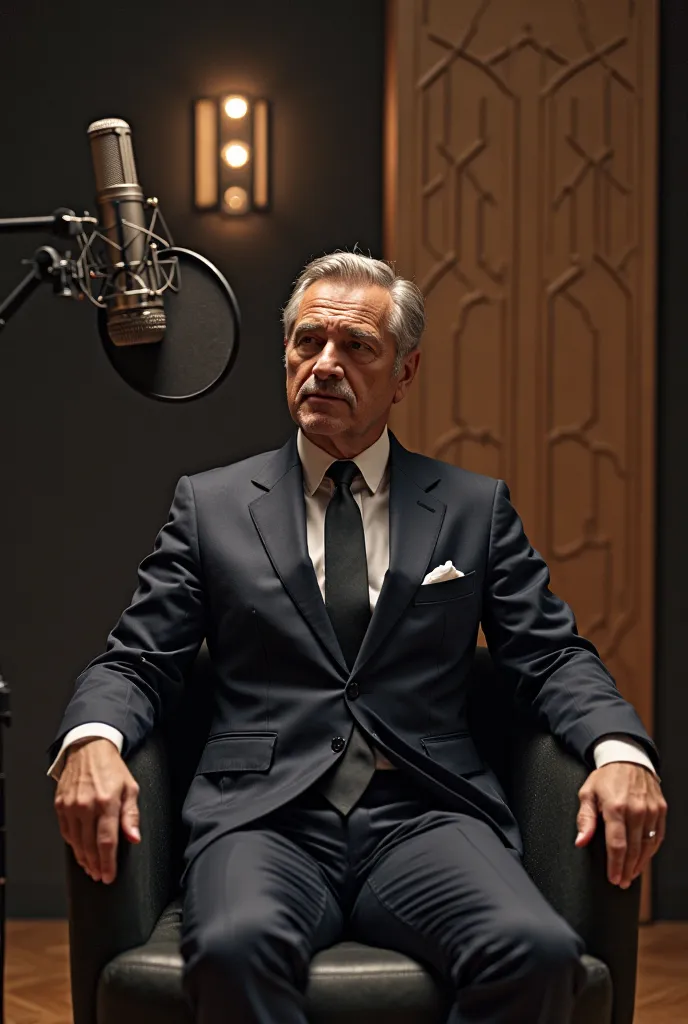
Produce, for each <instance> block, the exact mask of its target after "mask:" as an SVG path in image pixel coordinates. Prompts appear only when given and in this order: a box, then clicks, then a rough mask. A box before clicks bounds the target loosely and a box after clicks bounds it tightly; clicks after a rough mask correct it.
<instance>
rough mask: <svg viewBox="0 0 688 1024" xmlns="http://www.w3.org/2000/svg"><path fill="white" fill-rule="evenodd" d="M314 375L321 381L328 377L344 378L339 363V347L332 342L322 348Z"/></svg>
mask: <svg viewBox="0 0 688 1024" xmlns="http://www.w3.org/2000/svg"><path fill="white" fill-rule="evenodd" d="M313 373H314V375H315V376H316V377H318V378H320V379H321V380H324V379H325V378H326V377H343V376H344V371H343V369H342V367H341V365H340V363H339V356H338V353H337V346H336V345H334V344H333V343H332V342H331V341H328V342H327V344H326V345H325V346H324V347H323V348H322V350H321V352H320V355H319V356H318V358H317V359H316V361H315V366H314V367H313Z"/></svg>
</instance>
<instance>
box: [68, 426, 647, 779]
mask: <svg viewBox="0 0 688 1024" xmlns="http://www.w3.org/2000/svg"><path fill="white" fill-rule="evenodd" d="M297 448H298V453H299V458H300V459H301V466H302V469H303V489H304V501H305V505H306V536H307V544H308V554H309V555H310V558H311V561H312V562H313V568H314V569H315V574H316V577H317V580H318V586H319V587H320V592H321V594H322V596H323V600H324V598H325V512H326V510H327V505H328V502H329V500H330V497H331V495H332V491H333V490H334V484H333V482H332V481H331V480H330V479H329V477H326V476H325V473H326V472H327V470H328V469H329V468H330V466H331V465H332V463H333V462H335V461H336V460H335V459H334V458H333V457H332V456H331V455H329V454H328V453H327V452H326V451H323V449H322V448H318V447H317V445H315V444H313V442H312V441H309V440H308V438H307V437H306V436H305V434H303V433H302V432H301V430H299V432H298V436H297ZM352 461H353V462H355V463H356V465H357V466H358V468H359V470H360V472H361V476H360V477H357V478H356V479H355V480H354V482H353V484H352V487H351V491H352V494H353V496H354V498H355V500H356V503H357V504H358V507H359V509H360V510H361V517H362V519H363V533H364V536H365V545H366V561H367V563H368V592H369V595H370V610H371V613H372V611H373V609H374V608H375V604H376V603H377V599H378V597H379V596H380V590H381V589H382V581H383V580H384V577H385V573H386V572H387V569H388V568H389V465H388V463H389V434H388V432H387V428H386V427H385V429H384V430H383V432H382V434H381V435H380V437H379V438H378V440H377V441H375V443H374V444H372V445H371V446H370V448H366V450H365V451H363V452H361V453H360V455H357V456H356V457H355V458H354V459H353V460H352ZM432 586H436V587H441V586H442V584H441V583H434V584H432ZM98 737H102V738H104V739H108V740H110V741H111V742H112V743H114V745H115V746H116V747H117V750H118V751H119V752H120V753H121V751H122V747H123V745H124V737H123V736H122V733H121V732H119V730H118V729H114V728H113V727H112V726H110V725H106V724H105V723H103V722H88V723H86V724H84V725H79V726H77V727H76V729H71V730H70V731H69V732H68V733H67V735H66V736H65V738H64V741H63V743H62V747H61V749H60V752H59V754H58V755H57V757H56V758H55V761H54V762H53V764H52V765H51V766H50V768H49V769H48V774H49V775H52V777H53V778H54V779H58V778H59V777H60V772H61V771H62V766H63V763H64V757H65V753H66V751H67V748H68V747H71V746H72V745H73V744H75V743H78V742H80V741H81V742H83V741H85V740H87V739H95V738H98ZM593 757H594V760H595V766H596V767H597V768H601V767H602V765H605V764H609V763H610V762H612V761H631V762H633V763H635V764H640V765H643V767H645V768H649V769H650V771H652V772H654V770H655V769H654V766H653V764H652V761H651V760H650V758H649V757H648V755H647V754H646V752H645V751H644V750H643V748H642V747H641V746H640V744H639V743H636V742H635V740H633V739H631V738H630V737H628V736H609V737H605V738H604V739H603V740H599V741H598V742H597V743H596V744H595V748H594V751H593ZM375 764H376V767H377V768H387V769H389V768H394V767H395V766H394V765H392V764H390V762H389V761H388V760H387V759H386V758H385V757H384V755H383V754H382V753H381V752H380V751H378V750H376V751H375Z"/></svg>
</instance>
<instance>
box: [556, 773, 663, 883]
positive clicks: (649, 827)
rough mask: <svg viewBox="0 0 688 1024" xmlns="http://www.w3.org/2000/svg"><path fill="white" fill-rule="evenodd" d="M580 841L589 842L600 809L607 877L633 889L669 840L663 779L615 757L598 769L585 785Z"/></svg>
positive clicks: (580, 844)
mask: <svg viewBox="0 0 688 1024" xmlns="http://www.w3.org/2000/svg"><path fill="white" fill-rule="evenodd" d="M578 796H579V797H580V810H579V812H578V818H577V819H576V820H577V823H578V836H577V837H576V846H587V845H588V843H589V842H590V840H591V839H592V837H593V836H594V834H595V829H596V828H597V817H598V814H601V815H602V818H603V819H604V827H605V837H606V842H607V877H608V878H609V881H610V882H611V883H612V885H619V886H621V888H622V889H628V887H629V885H630V884H631V882H632V881H633V879H634V878H637V877H638V875H640V874H642V872H643V871H644V869H645V867H646V866H647V864H649V862H650V860H651V858H652V857H653V856H654V855H655V853H656V852H657V850H658V849H659V847H660V846H661V844H662V842H663V840H664V833H665V830H666V813H667V805H666V800H665V799H664V796H663V795H662V790H661V787H660V785H659V781H658V779H657V777H656V775H654V774H653V773H652V772H651V771H648V769H647V768H643V767H641V765H638V764H630V763H628V762H626V761H615V762H613V763H611V764H606V765H604V766H603V767H602V768H598V769H596V770H595V771H594V772H592V773H591V774H590V775H589V776H588V778H587V779H586V781H585V783H584V784H583V786H581V788H580V790H579V792H578Z"/></svg>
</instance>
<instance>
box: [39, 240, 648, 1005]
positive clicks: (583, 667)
mask: <svg viewBox="0 0 688 1024" xmlns="http://www.w3.org/2000/svg"><path fill="white" fill-rule="evenodd" d="M423 328H424V312H423V300H422V296H421V294H420V292H419V291H418V289H417V288H416V287H415V286H414V285H412V284H411V283H410V282H408V281H404V280H403V279H401V278H398V277H396V276H395V274H394V272H393V271H392V270H391V268H390V267H389V266H388V265H387V264H384V263H382V262H379V261H377V260H373V259H370V258H367V257H364V256H360V255H356V254H351V253H335V254H333V255H330V256H326V257H323V258H321V259H318V260H315V261H314V262H313V263H311V264H310V265H309V266H308V267H306V269H305V270H304V271H303V273H302V275H301V277H300V278H299V280H298V281H297V284H296V287H295V290H294V292H293V294H292V297H291V299H290V301H289V303H288V304H287V306H286V308H285V311H284V329H285V349H286V357H285V362H286V370H287V400H288V403H289V408H290V411H291V414H292V417H293V419H294V420H295V422H296V423H297V424H298V427H299V431H298V434H297V436H296V438H292V439H291V440H290V441H288V443H287V444H286V445H285V446H284V447H283V448H282V449H280V450H279V451H277V452H269V453H267V454H264V455H260V456H258V457H255V458H252V459H248V460H246V461H244V462H241V463H239V464H237V465H234V466H229V467H225V468H223V469H218V470H213V471H210V472H206V473H201V474H198V475H196V476H193V477H191V478H189V477H182V479H181V480H180V482H179V484H178V485H177V490H176V493H175V496H174V501H173V504H172V509H171V512H170V517H169V520H168V522H167V524H166V526H165V527H164V528H163V529H162V530H161V532H160V534H159V536H158V539H157V541H156V545H155V549H154V551H153V553H152V554H151V555H149V556H148V557H147V558H146V559H145V560H144V562H143V563H142V565H141V567H140V570H139V580H140V585H139V588H138V590H137V592H136V594H135V596H134V598H133V602H132V604H131V606H130V607H129V608H128V609H127V611H125V612H124V614H123V615H122V617H121V619H120V621H119V623H118V624H117V626H116V627H115V629H114V630H113V632H112V634H111V635H110V637H109V640H108V645H107V650H106V652H105V653H103V654H102V655H101V656H100V657H98V658H96V659H95V661H94V662H92V664H91V665H90V666H89V667H88V668H87V669H86V670H85V672H84V673H83V674H82V675H81V676H80V678H79V680H78V683H77V688H76V691H75V694H74V696H73V698H72V700H71V702H70V704H69V707H68V709H67V712H66V714H65V717H64V719H63V722H62V725H61V727H60V730H59V734H58V738H57V739H56V741H55V744H54V745H53V748H52V751H51V753H52V756H53V757H55V756H56V755H57V759H56V761H55V763H54V765H53V767H52V769H51V771H52V773H53V774H54V775H55V776H56V777H58V776H59V783H58V787H57V793H56V798H55V805H56V809H57V814H58V817H59V820H60V826H61V830H62V834H63V836H64V838H65V840H66V841H67V842H68V843H70V844H71V846H72V848H73V849H74V853H75V855H76V858H77V860H78V861H79V863H80V864H81V865H82V866H83V868H84V869H85V870H86V871H87V872H88V873H89V874H90V875H91V877H92V878H94V879H96V880H101V881H103V882H105V883H109V882H112V880H113V879H114V877H115V856H116V848H117V841H118V832H119V827H120V826H121V828H122V830H123V832H124V835H125V837H126V838H127V839H128V840H129V841H130V842H138V841H139V839H140V835H139V829H138V825H139V823H138V812H137V806H136V794H137V788H136V783H135V781H134V779H133V778H132V776H131V775H130V773H129V771H128V769H127V767H126V764H125V762H124V760H123V759H122V757H121V756H120V751H121V752H122V753H123V754H124V755H125V756H126V755H127V754H129V753H130V751H131V750H132V749H133V748H134V747H135V746H137V745H138V744H140V743H141V741H142V740H143V739H144V737H145V736H146V735H147V734H148V732H149V731H150V730H151V729H152V727H153V726H154V724H155V723H156V721H157V720H158V719H159V717H160V715H161V713H163V712H164V711H165V710H166V709H167V708H169V707H171V706H172V705H173V703H174V700H175V698H176V697H177V696H178V694H179V692H180V690H181V687H182V685H183V680H184V676H185V674H186V673H187V671H188V669H189V667H190V665H191V664H192V662H193V659H194V657H195V655H196V652H197V650H198V648H199V645H200V644H201V642H202V640H203V639H204V637H205V638H207V642H208V648H209V650H210V654H211V656H212V659H213V662H214V665H215V669H216V672H217V676H218V680H219V683H218V691H217V693H216V695H215V705H216V708H215V716H214V720H213V723H212V726H211V734H210V736H209V738H208V741H207V744H206V746H205V748H204V751H203V754H202V757H201V760H200V763H199V765H198V769H197V774H196V776H195V778H194V781H193V783H192V785H191V789H190V791H189V795H188V797H187V801H186V804H185V808H184V815H185V820H186V822H187V823H188V825H189V827H190V839H189V844H188V847H187V850H186V864H185V871H184V876H183V883H184V916H183V942H182V953H183V956H184V961H185V974H184V981H185V988H186V992H187V993H188V997H189V999H190V1001H191V1003H192V1006H193V1007H194V1010H195V1014H196V1019H197V1020H198V1021H199V1022H200V1024H216V1022H217V1024H219V1022H220V1021H224V1020H225V1019H226V1015H227V1007H231V1017H232V1020H233V1021H235V1022H236V1024H304V1021H305V1015H304V999H303V993H304V990H305V987H306V983H307V978H308V965H309V962H310V959H311V957H312V956H313V954H314V953H315V952H316V951H317V950H318V949H321V948H324V947H327V946H330V945H332V944H333V943H335V942H336V941H338V939H339V938H340V937H341V935H342V930H343V926H344V924H345V923H346V924H347V926H348V928H349V934H351V935H352V936H353V937H355V938H357V939H358V940H360V941H362V942H364V943H368V944H370V945H377V946H381V947H386V948H393V949H397V950H400V951H402V952H405V953H407V954H409V955H411V956H412V957H415V958H416V959H418V960H420V961H422V962H425V963H427V964H429V965H431V966H432V967H433V968H435V969H436V970H437V971H438V972H440V973H441V974H443V975H444V976H445V977H446V978H447V979H448V981H449V982H450V983H451V984H452V985H453V986H454V989H455V992H456V1003H455V1007H454V1009H453V1010H452V1014H451V1016H450V1021H451V1022H452V1024H458V1022H459V1021H461V1022H468V1021H470V1022H485V1024H487V1022H488V1021H489V1022H490V1024H511V1022H514V1024H515V1022H518V1024H527V1022H538V1024H565V1022H566V1021H567V1020H569V1018H570V1014H571V1010H572V1006H573V1001H574V998H575V991H576V986H577V984H578V982H579V978H580V971H581V968H580V960H579V958H580V953H581V942H580V940H579V939H578V937H577V936H576V935H575V934H574V933H573V932H572V930H571V929H570V928H569V927H568V926H567V925H566V923H565V922H564V921H563V920H562V919H561V918H559V917H558V916H557V915H556V914H555V913H554V911H553V910H552V909H551V908H550V907H549V905H548V904H547V903H546V901H545V900H544V898H543V897H542V896H541V895H540V893H539V892H538V890H537V889H536V888H535V886H534V885H533V884H532V882H531V881H530V880H529V878H528V876H527V875H526V873H525V871H524V869H523V867H522V865H521V862H520V852H521V847H520V838H519V835H518V829H517V826H516V823H515V820H514V818H513V816H512V814H511V812H510V810H509V808H508V807H507V805H506V802H505V799H504V794H503V792H502V790H501V788H500V786H499V783H498V781H497V779H496V777H495V776H494V775H493V773H492V772H491V771H490V770H489V769H488V768H487V766H486V765H484V764H483V763H482V762H481V759H480V756H479V754H478V750H477V748H476V746H475V744H474V740H473V737H471V735H470V734H469V732H468V726H467V722H466V680H467V676H468V673H469V669H470V665H471V660H472V657H473V652H474V650H475V646H476V639H477V635H478V629H479V625H480V623H481V622H482V626H483V630H484V633H485V636H486V638H487V641H488V644H489V647H490V650H491V652H492V654H493V656H494V658H495V660H496V662H497V664H498V666H499V667H500V670H501V671H502V672H503V673H504V675H505V678H507V679H508V680H510V681H511V682H512V684H513V690H514V694H515V696H518V697H519V699H521V700H528V701H530V703H531V704H532V706H533V708H534V710H535V712H536V713H537V714H538V715H539V716H540V717H541V718H542V719H543V720H544V721H545V722H546V723H547V724H548V726H549V728H550V729H551V730H552V732H553V733H554V734H555V735H556V736H557V737H558V738H559V739H560V740H561V741H562V742H563V743H564V744H566V745H567V747H568V748H569V749H571V750H572V751H574V752H575V753H576V754H578V756H579V757H580V758H581V759H582V760H583V761H585V762H586V763H587V764H588V765H589V766H590V768H591V769H592V771H591V774H590V775H589V777H588V779H587V781H586V783H585V785H584V786H583V787H582V789H581V792H580V812H579V815H578V837H577V839H576V843H577V845H579V846H584V845H586V844H587V843H589V842H590V840H591V838H592V835H593V833H594V831H595V828H596V823H597V818H598V814H600V813H601V815H602V818H603V819H604V828H605V832H606V840H607V847H608V872H609V879H610V881H611V882H612V883H613V884H617V885H621V886H622V887H627V886H628V885H630V883H631V881H632V880H633V879H634V878H635V877H636V876H637V875H638V874H639V873H640V872H641V871H642V870H643V868H644V867H645V865H646V864H647V863H648V861H649V859H650V857H651V856H652V854H653V853H654V852H655V851H656V849H657V848H658V846H659V844H660V843H661V842H662V839H663V836H664V821H665V813H666V805H665V802H664V799H663V797H662V793H661V790H660V787H659V783H658V780H657V777H656V774H655V767H654V766H655V765H656V763H657V755H656V751H655V748H654V746H653V744H652V742H651V740H650V739H649V737H648V736H647V734H646V732H645V730H644V729H643V727H642V725H641V723H640V721H639V719H638V717H637V715H636V713H635V711H634V710H633V708H632V707H631V706H630V705H629V704H627V703H626V702H625V701H624V700H623V699H622V698H621V696H620V695H619V693H618V691H617V690H616V688H615V686H614V683H613V681H612V679H611V677H610V676H609V674H608V672H607V671H606V669H605V668H604V666H603V665H602V663H601V661H600V660H599V658H598V656H597V653H596V651H595V649H594V647H593V646H592V645H591V644H590V643H589V642H588V641H586V640H584V639H583V638H581V637H580V636H579V635H578V633H577V631H576V627H575V622H574V619H573V615H572V613H571V611H570V609H569V608H568V607H567V606H566V605H565V604H564V603H563V602H562V601H560V600H559V599H558V598H556V597H555V596H554V595H553V594H552V593H551V592H550V591H549V589H548V579H549V577H548V572H547V568H546V566H545V565H544V563H543V561H542V560H541V558H540V557H539V556H538V555H537V553H536V552H534V551H533V549H532V548H531V547H530V545H529V543H528V541H527V539H526V537H525V535H524V533H523V529H522V526H521V523H520V520H519V519H518V517H517V515H516V513H515V511H514V510H513V508H512V506H511V504H510V502H509V494H508V491H507V488H506V486H505V484H504V483H503V482H502V481H495V480H491V479H489V478H487V477H482V476H478V475H476V474H471V473H467V472H465V471H463V470H461V469H459V468H457V467H455V466H450V465H447V464H444V463H441V462H437V461H434V460H431V459H427V458H425V457H423V456H420V455H416V454H412V453H411V452H408V451H406V450H405V449H404V448H402V447H401V445H399V444H398V442H397V441H396V440H395V439H394V438H393V437H392V436H391V435H390V434H389V433H388V431H387V426H386V424H387V418H388V415H389V411H390V408H391V406H392V405H393V404H394V403H396V402H399V401H401V399H402V398H403V397H404V395H405V393H406V391H407V390H408V388H409V386H410V385H411V383H412V381H413V379H414V377H415V375H416V372H417V370H418V364H419V359H420V352H419V348H418V346H419V343H420V339H421V335H422V332H423ZM143 826H144V828H145V822H144V823H143ZM572 840H573V836H572Z"/></svg>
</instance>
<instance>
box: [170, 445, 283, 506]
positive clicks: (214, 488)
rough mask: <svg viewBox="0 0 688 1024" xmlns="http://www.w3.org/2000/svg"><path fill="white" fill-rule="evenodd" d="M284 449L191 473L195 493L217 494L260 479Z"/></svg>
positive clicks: (274, 449)
mask: <svg viewBox="0 0 688 1024" xmlns="http://www.w3.org/2000/svg"><path fill="white" fill-rule="evenodd" d="M281 450H282V449H280V448H273V449H270V450H269V451H265V452H260V453H259V454H257V455H250V456H248V458H245V459H239V460H238V461H237V462H230V463H228V464H227V465H224V466H215V467H214V468H212V469H205V470H202V471H201V472H198V473H190V474H189V479H190V480H191V484H192V486H193V489H194V492H195V493H196V494H197V495H198V494H204V495H205V494H208V495H212V494H216V493H218V492H225V491H226V490H227V489H228V488H231V489H233V490H235V489H236V488H237V487H240V486H241V485H243V484H248V483H250V481H251V480H253V479H255V478H260V477H261V475H262V473H263V470H264V469H265V468H266V467H267V466H268V465H269V464H270V463H271V462H272V461H273V459H274V458H275V457H276V456H277V455H278V454H279V452H280V451H281Z"/></svg>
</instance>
